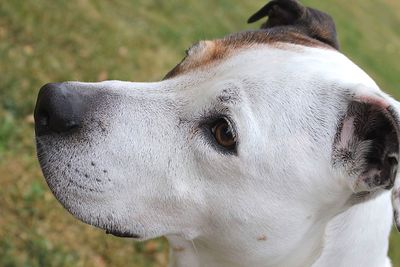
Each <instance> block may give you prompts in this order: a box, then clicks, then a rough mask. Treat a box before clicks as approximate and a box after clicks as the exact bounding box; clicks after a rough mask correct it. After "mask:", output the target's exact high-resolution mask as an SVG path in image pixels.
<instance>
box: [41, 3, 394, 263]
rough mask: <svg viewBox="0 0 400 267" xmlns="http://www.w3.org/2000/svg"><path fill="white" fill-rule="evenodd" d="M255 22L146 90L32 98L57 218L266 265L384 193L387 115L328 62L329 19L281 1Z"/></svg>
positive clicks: (106, 86) (361, 84)
mask: <svg viewBox="0 0 400 267" xmlns="http://www.w3.org/2000/svg"><path fill="white" fill-rule="evenodd" d="M263 15H268V16H270V20H268V22H267V23H265V24H264V25H263V26H262V29H260V30H257V31H248V32H241V33H237V34H233V35H230V36H227V37H225V38H223V39H219V40H213V41H202V42H200V43H198V44H196V45H194V46H193V47H192V48H190V49H189V51H188V53H187V56H186V58H185V59H184V60H183V61H182V62H181V63H180V64H178V65H177V66H176V67H175V68H174V69H173V70H172V71H171V72H169V73H168V74H167V76H166V78H165V79H164V80H163V81H160V82H155V83H133V82H121V81H107V82H101V83H81V82H66V83H59V84H48V85H46V86H44V87H43V88H42V89H41V90H40V93H39V97H38V102H37V106H36V110H35V121H36V125H35V127H36V140H37V151H38V157H39V161H40V164H41V167H42V170H43V173H44V176H45V178H46V181H47V183H48V184H49V187H50V189H51V190H52V191H53V193H54V195H55V196H56V198H57V199H58V200H59V201H60V202H61V203H62V204H63V205H64V207H65V208H66V209H67V210H68V211H70V212H71V213H72V214H73V215H75V216H76V217H77V218H79V219H81V220H82V221H84V222H86V223H89V224H91V225H94V226H97V227H100V228H102V229H104V230H106V231H108V232H110V233H112V234H114V235H117V236H128V237H133V238H137V239H139V240H143V239H149V238H154V237H157V236H163V235H179V236H183V237H184V238H186V239H189V240H192V239H196V238H198V239H200V240H202V242H205V243H207V246H209V247H211V248H213V249H214V250H215V251H216V253H219V252H221V253H228V252H227V251H229V253H231V255H229V257H230V258H231V259H232V260H237V261H238V262H240V261H241V255H242V254H246V253H248V255H258V254H262V255H263V256H264V257H265V258H266V259H268V261H269V262H265V264H268V263H271V264H272V263H277V262H279V260H280V259H281V258H280V257H282V255H286V253H288V252H290V251H291V250H293V249H294V248H296V247H298V246H300V245H302V246H306V245H307V244H310V245H311V244H312V242H313V241H314V240H313V237H310V235H309V233H310V232H312V231H318V229H323V225H324V223H326V222H327V221H328V220H329V219H331V218H332V217H333V216H335V215H336V214H338V213H339V212H341V211H343V210H345V209H346V208H348V207H350V206H351V205H354V204H355V203H358V202H360V201H366V200H367V199H370V198H373V197H374V196H377V195H379V194H380V193H382V192H384V191H385V190H387V189H390V188H391V187H392V186H393V182H394V180H395V176H396V173H397V163H398V154H399V133H400V131H399V116H398V112H399V110H400V109H399V105H398V103H397V102H396V101H395V100H393V99H392V98H391V97H389V96H388V95H387V94H385V93H383V92H382V91H381V90H380V89H379V88H378V87H377V85H376V84H375V83H374V81H373V80H372V79H371V78H370V77H369V76H368V75H367V74H365V73H364V72H363V71H362V70H361V69H360V68H358V67H357V66H356V65H355V64H353V63H352V62H351V61H350V60H349V59H347V58H346V57H345V56H344V55H342V54H341V53H340V52H339V51H338V50H337V48H338V46H337V41H336V38H335V35H336V34H335V30H334V24H333V22H332V21H331V19H330V17H329V16H327V15H325V14H323V13H321V12H319V11H315V10H312V9H307V8H304V7H302V6H301V5H300V4H299V3H298V2H296V1H284V0H282V1H272V2H271V3H269V4H268V5H267V6H265V7H264V8H263V9H261V11H259V12H258V13H256V14H255V16H254V17H253V18H254V19H258V18H260V17H261V16H263ZM254 19H251V21H253V20H254ZM261 237H262V238H261ZM306 237H307V238H306ZM260 240H266V242H261V243H260V242H259V241H260ZM249 249H251V251H249ZM310 249H312V246H311V247H310ZM246 255H247V254H246ZM254 258H256V257H254Z"/></svg>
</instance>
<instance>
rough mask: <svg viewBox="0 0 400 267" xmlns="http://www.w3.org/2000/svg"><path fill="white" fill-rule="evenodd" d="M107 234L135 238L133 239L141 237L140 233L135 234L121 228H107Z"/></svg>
mask: <svg viewBox="0 0 400 267" xmlns="http://www.w3.org/2000/svg"><path fill="white" fill-rule="evenodd" d="M105 231H106V234H107V235H113V236H116V237H122V238H133V239H140V238H141V236H140V235H138V234H133V233H131V232H127V231H120V230H105Z"/></svg>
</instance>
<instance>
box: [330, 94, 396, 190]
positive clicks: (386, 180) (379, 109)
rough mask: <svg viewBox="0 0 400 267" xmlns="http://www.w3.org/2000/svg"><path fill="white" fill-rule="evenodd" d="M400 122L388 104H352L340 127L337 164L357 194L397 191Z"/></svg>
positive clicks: (335, 150) (374, 100) (374, 98)
mask: <svg viewBox="0 0 400 267" xmlns="http://www.w3.org/2000/svg"><path fill="white" fill-rule="evenodd" d="M399 130H400V122H399V118H398V114H397V113H396V112H395V110H394V109H393V107H392V106H391V105H390V104H389V103H387V102H386V101H385V100H383V99H381V98H379V97H377V96H372V97H371V96H369V97H364V98H361V99H356V100H352V101H351V102H350V103H349V105H348V108H347V111H346V113H345V114H344V116H343V118H342V120H341V123H340V125H339V127H338V131H337V134H336V138H335V141H334V146H333V164H334V166H335V167H339V168H343V169H342V170H344V173H345V176H347V177H348V178H350V187H351V189H352V190H353V191H354V192H357V193H358V192H369V191H374V190H376V189H377V188H381V189H391V188H392V187H393V184H394V181H395V178H396V175H397V168H398V160H399V148H400V147H399V133H400V131H399Z"/></svg>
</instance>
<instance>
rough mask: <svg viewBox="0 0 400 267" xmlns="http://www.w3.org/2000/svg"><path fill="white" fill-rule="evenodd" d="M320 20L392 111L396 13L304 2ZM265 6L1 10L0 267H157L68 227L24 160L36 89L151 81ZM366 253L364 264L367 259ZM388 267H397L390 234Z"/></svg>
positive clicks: (399, 250) (31, 152) (146, 251)
mask: <svg viewBox="0 0 400 267" xmlns="http://www.w3.org/2000/svg"><path fill="white" fill-rule="evenodd" d="M302 2H303V3H304V4H306V5H309V6H313V7H315V8H318V9H321V10H324V11H325V12H328V13H329V14H331V15H332V16H333V17H334V19H335V21H336V23H337V28H338V33H339V39H340V43H341V48H342V51H343V52H344V53H345V54H346V55H347V56H349V57H350V58H351V59H352V60H354V61H355V62H356V63H357V64H358V65H360V66H361V67H362V68H364V69H365V70H366V71H367V72H368V73H369V74H370V75H371V76H372V77H373V78H374V79H375V80H376V81H377V83H378V84H379V85H380V86H381V88H382V89H383V90H385V91H387V92H389V93H390V94H392V95H394V96H395V97H396V98H398V99H400V61H399V59H400V16H399V14H400V1H398V0H353V1H348V0H332V1H319V0H303V1H302ZM265 3H266V0H246V1H241V0H202V1H197V0H168V1H164V0H112V1H111V0H108V1H107V0H101V1H100V0H65V1H63V0H52V1H50V0H24V1H6V0H0V266H2V267H3V266H5V267H11V266H32V267H36V266H40V267H43V266H85V267H86V266H89V267H90V266H96V267H102V266H117V267H118V266H140V267H141V266H166V263H167V260H168V256H167V243H166V242H165V240H163V239H160V240H152V241H149V242H146V243H134V242H133V241H131V240H129V239H118V238H116V237H112V236H107V235H105V234H104V231H100V230H98V229H95V228H93V227H91V226H88V225H85V224H83V223H81V222H79V221H78V220H76V219H74V218H73V217H72V216H71V215H70V214H69V213H67V212H66V211H65V210H64V209H63V208H62V207H61V205H60V204H59V203H58V202H57V201H56V200H55V198H54V197H53V196H52V195H51V193H50V191H49V190H48V188H47V185H46V184H45V182H44V179H43V178H42V175H41V172H40V170H39V167H38V163H37V161H36V156H35V145H34V133H33V116H32V112H33V108H34V104H35V98H36V96H37V93H38V90H39V88H40V87H41V86H42V85H43V84H45V83H47V82H56V81H65V80H82V81H101V80H106V79H118V80H132V81H155V80H159V79H161V78H162V77H163V76H164V74H165V73H166V72H167V71H168V70H169V69H171V68H172V67H173V66H174V65H175V64H176V63H177V62H178V61H180V59H181V58H182V57H183V55H184V50H185V49H186V48H187V47H189V46H190V45H191V44H192V43H194V42H196V41H198V40H201V39H212V38H217V37H222V36H224V35H226V34H228V33H231V32H235V31H240V30H244V29H249V28H256V27H258V25H251V26H249V25H247V24H246V20H247V18H248V17H249V16H250V15H251V14H253V13H254V12H255V11H257V10H258V9H259V8H260V7H261V6H263V5H264V4H265ZM366 253H368V252H367V251H366ZM390 255H391V257H392V260H393V263H394V266H395V267H400V234H398V233H393V234H392V237H391V246H390Z"/></svg>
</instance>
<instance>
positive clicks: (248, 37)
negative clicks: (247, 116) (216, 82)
mask: <svg viewBox="0 0 400 267" xmlns="http://www.w3.org/2000/svg"><path fill="white" fill-rule="evenodd" d="M262 44H265V45H269V46H272V47H280V48H283V49H293V46H290V45H285V44H295V45H301V46H306V47H320V48H324V49H330V50H334V49H333V48H332V47H331V46H329V45H327V44H325V43H322V42H320V41H318V40H315V39H312V38H309V37H307V36H305V35H303V34H301V33H298V32H296V31H287V30H280V29H275V30H268V31H266V30H257V31H245V32H240V33H235V34H232V35H228V36H227V37H225V38H223V39H217V40H212V41H210V40H207V41H200V42H198V43H196V44H195V45H193V46H192V47H191V48H189V49H188V51H187V55H186V57H185V58H184V59H183V60H182V61H181V62H180V63H179V64H178V65H177V66H175V67H174V68H173V69H172V70H171V71H170V72H169V73H168V74H167V75H166V76H165V78H164V79H170V78H174V77H176V76H178V75H180V74H183V73H187V72H189V71H191V70H194V69H196V68H200V67H203V66H206V65H209V64H211V63H216V62H218V61H221V60H223V59H225V58H226V57H228V56H230V55H232V54H234V53H235V52H236V51H238V50H241V49H246V48H251V47H252V46H256V45H262Z"/></svg>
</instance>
